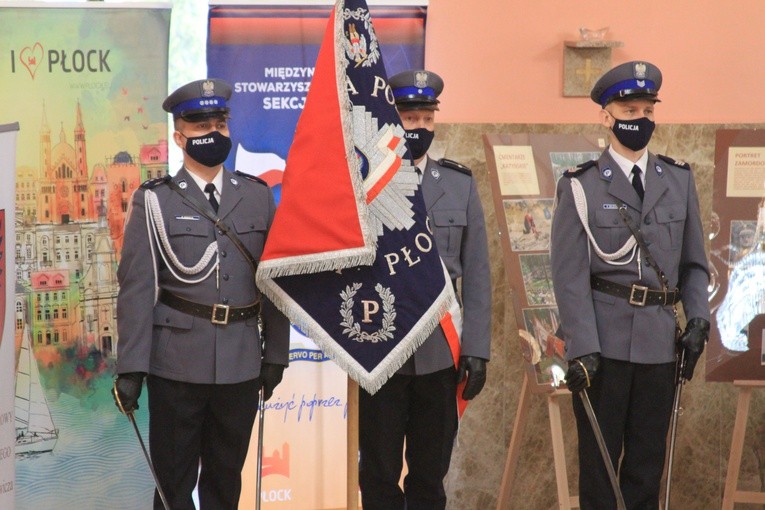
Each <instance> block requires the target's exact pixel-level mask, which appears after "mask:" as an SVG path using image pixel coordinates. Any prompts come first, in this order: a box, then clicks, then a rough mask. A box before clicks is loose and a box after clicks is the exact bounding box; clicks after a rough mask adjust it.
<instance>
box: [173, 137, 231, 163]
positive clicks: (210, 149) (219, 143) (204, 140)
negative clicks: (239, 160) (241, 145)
mask: <svg viewBox="0 0 765 510" xmlns="http://www.w3.org/2000/svg"><path fill="white" fill-rule="evenodd" d="M181 135H182V136H184V137H185V138H186V154H188V155H189V157H190V158H191V159H193V160H194V161H196V162H197V163H199V164H201V165H204V166H209V167H213V166H218V165H220V164H221V163H223V162H224V161H226V158H227V157H228V153H229V152H231V138H229V137H227V136H226V135H224V134H221V132H220V131H213V132H212V133H207V134H206V135H202V136H194V137H191V138H189V137H188V136H186V135H184V134H183V133H181Z"/></svg>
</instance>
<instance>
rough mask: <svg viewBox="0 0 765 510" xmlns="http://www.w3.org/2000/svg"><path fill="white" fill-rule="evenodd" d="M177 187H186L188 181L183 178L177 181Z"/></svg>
mask: <svg viewBox="0 0 765 510" xmlns="http://www.w3.org/2000/svg"><path fill="white" fill-rule="evenodd" d="M178 187H179V188H181V189H186V188H187V187H188V183H187V182H186V181H185V180H183V181H181V182H179V183H178Z"/></svg>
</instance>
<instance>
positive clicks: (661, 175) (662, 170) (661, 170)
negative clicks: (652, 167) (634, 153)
mask: <svg viewBox="0 0 765 510" xmlns="http://www.w3.org/2000/svg"><path fill="white" fill-rule="evenodd" d="M656 173H657V174H659V177H664V169H663V168H661V167H660V166H659V165H656Z"/></svg>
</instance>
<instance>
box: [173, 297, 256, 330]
mask: <svg viewBox="0 0 765 510" xmlns="http://www.w3.org/2000/svg"><path fill="white" fill-rule="evenodd" d="M159 301H160V302H161V303H164V304H166V305H167V306H169V307H170V308H174V309H175V310H178V311H179V312H183V313H188V314H191V315H195V316H197V317H202V318H203V319H210V322H212V323H213V324H228V323H229V322H233V321H243V320H246V319H249V318H251V317H255V316H257V315H258V314H259V313H260V301H258V302H256V303H253V304H251V305H247V306H229V305H217V304H216V305H203V304H200V303H195V302H193V301H189V300H188V299H183V298H182V297H178V296H176V295H175V294H173V293H172V292H168V291H166V290H162V291H160V293H159Z"/></svg>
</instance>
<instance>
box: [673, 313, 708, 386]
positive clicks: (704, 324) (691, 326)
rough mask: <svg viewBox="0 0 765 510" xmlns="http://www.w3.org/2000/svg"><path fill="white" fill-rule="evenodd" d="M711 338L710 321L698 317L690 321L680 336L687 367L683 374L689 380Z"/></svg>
mask: <svg viewBox="0 0 765 510" xmlns="http://www.w3.org/2000/svg"><path fill="white" fill-rule="evenodd" d="M707 340H709V321H707V320H704V319H699V318H698V317H696V318H693V319H691V320H689V321H688V324H687V325H686V326H685V331H684V332H683V335H682V336H681V337H680V347H681V348H682V349H684V350H685V369H684V370H683V373H682V374H681V375H682V377H683V379H686V380H688V381H690V380H691V378H692V377H693V369H694V368H696V362H697V361H699V358H700V357H701V353H702V352H704V346H705V345H706V344H707Z"/></svg>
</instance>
